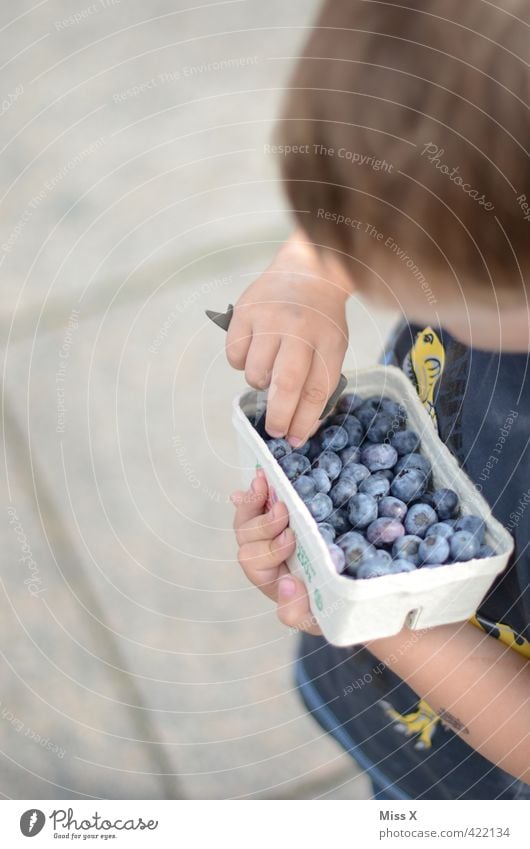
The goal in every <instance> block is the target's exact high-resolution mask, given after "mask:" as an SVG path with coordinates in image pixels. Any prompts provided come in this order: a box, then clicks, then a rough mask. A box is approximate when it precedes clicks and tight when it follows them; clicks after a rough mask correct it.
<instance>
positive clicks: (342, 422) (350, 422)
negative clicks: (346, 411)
mask: <svg viewBox="0 0 530 849" xmlns="http://www.w3.org/2000/svg"><path fill="white" fill-rule="evenodd" d="M330 421H331V424H332V425H337V426H339V427H342V428H344V430H345V431H346V433H347V434H348V445H360V444H361V442H362V440H363V439H364V427H363V426H362V424H361V422H360V421H359V419H358V418H357V417H356V416H346V415H340V416H333V418H332V419H331V420H330ZM334 450H335V449H334Z"/></svg>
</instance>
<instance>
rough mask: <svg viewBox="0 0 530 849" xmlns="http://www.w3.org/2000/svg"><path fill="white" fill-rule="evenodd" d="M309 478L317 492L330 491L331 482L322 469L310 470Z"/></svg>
mask: <svg viewBox="0 0 530 849" xmlns="http://www.w3.org/2000/svg"><path fill="white" fill-rule="evenodd" d="M308 475H309V477H311V478H312V479H313V481H314V482H315V489H316V491H317V492H329V491H330V489H331V481H330V479H329V476H328V475H327V474H326V472H325V471H324V469H311V471H310V472H308Z"/></svg>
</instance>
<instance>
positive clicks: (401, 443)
mask: <svg viewBox="0 0 530 849" xmlns="http://www.w3.org/2000/svg"><path fill="white" fill-rule="evenodd" d="M390 444H391V446H392V447H393V448H395V449H396V451H397V453H398V454H399V456H400V457H402V456H403V454H412V453H414V452H415V451H417V450H418V448H419V447H420V438H419V436H418V434H417V433H416V431H415V430H398V431H397V432H396V433H395V434H394V435H393V437H392V439H391V440H390Z"/></svg>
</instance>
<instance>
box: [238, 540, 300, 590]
mask: <svg viewBox="0 0 530 849" xmlns="http://www.w3.org/2000/svg"><path fill="white" fill-rule="evenodd" d="M294 548H295V539H294V534H293V532H292V530H291V529H290V528H286V529H285V530H284V531H282V533H281V534H280V535H279V536H278V537H276V538H275V539H273V540H259V541H258V542H249V543H246V544H245V545H242V546H241V548H240V549H239V555H238V559H239V562H240V564H241V567H242V569H243V571H244V573H245V575H246V576H247V578H248V579H249V581H250V582H251V583H252V584H254V586H256V587H259V588H260V589H262V590H263V591H264V592H266V594H267V595H268V596H269V598H272V597H273V595H271V593H272V590H273V588H274V583H275V581H276V578H277V577H278V567H279V566H280V565H281V564H282V563H283V562H284V560H286V558H287V557H289V556H290V555H291V554H292V553H293V551H294Z"/></svg>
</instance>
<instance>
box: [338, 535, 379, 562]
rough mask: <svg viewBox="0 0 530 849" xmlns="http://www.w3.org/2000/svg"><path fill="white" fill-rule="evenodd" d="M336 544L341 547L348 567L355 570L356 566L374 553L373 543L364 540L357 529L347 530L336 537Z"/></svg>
mask: <svg viewBox="0 0 530 849" xmlns="http://www.w3.org/2000/svg"><path fill="white" fill-rule="evenodd" d="M337 545H338V546H339V547H340V548H342V550H343V552H344V554H345V555H346V563H347V565H348V569H351V570H353V571H355V569H356V568H357V566H358V565H359V564H360V563H361V562H362V561H365V560H368V559H369V558H371V557H373V556H374V555H375V554H376V549H375V548H374V547H373V545H370V543H369V542H367V541H366V540H365V538H364V537H363V535H362V534H359V533H357V531H348V533H346V534H342V536H340V537H339V538H338V539H337Z"/></svg>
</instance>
